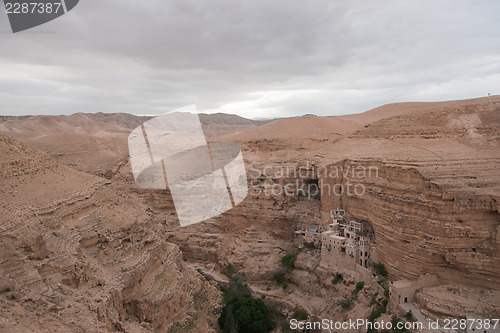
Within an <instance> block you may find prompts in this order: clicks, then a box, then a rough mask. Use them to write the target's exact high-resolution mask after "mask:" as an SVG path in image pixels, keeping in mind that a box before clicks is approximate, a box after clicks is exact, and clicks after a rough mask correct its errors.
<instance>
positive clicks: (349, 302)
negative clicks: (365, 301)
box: [339, 297, 354, 309]
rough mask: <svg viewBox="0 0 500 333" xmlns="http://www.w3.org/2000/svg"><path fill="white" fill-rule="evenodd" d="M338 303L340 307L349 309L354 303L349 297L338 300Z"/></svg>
mask: <svg viewBox="0 0 500 333" xmlns="http://www.w3.org/2000/svg"><path fill="white" fill-rule="evenodd" d="M339 305H340V307H341V308H342V309H349V308H350V307H352V306H353V305H354V301H353V300H352V298H350V297H346V298H344V299H343V300H341V301H340V302H339Z"/></svg>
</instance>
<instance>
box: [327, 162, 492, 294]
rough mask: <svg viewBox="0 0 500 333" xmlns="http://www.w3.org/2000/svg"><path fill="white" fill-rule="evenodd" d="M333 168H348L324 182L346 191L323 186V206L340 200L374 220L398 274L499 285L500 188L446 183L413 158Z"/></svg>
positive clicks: (384, 253)
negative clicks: (480, 190)
mask: <svg viewBox="0 0 500 333" xmlns="http://www.w3.org/2000/svg"><path fill="white" fill-rule="evenodd" d="M326 169H328V170H336V169H339V170H344V172H341V173H340V175H339V176H337V177H335V176H334V174H335V173H334V172H332V173H331V174H330V175H328V176H327V177H325V175H324V174H320V175H318V176H319V182H320V184H327V185H328V186H330V187H334V186H339V184H340V185H342V187H343V188H344V192H343V193H342V194H340V195H339V193H338V192H336V193H328V191H327V190H328V188H329V187H328V186H324V191H323V193H322V195H321V201H322V209H323V211H325V212H327V211H329V210H331V209H335V208H337V207H340V208H342V209H345V210H346V212H347V213H348V214H349V215H351V216H352V217H354V218H355V219H359V220H366V221H370V222H371V223H372V224H373V227H374V231H375V241H376V247H377V250H378V255H379V258H380V260H381V261H382V262H383V263H384V264H385V265H386V267H387V269H388V271H389V274H390V277H391V278H392V279H414V278H417V277H418V276H420V275H422V274H425V273H431V274H435V275H437V276H438V277H439V278H440V279H441V280H442V281H446V282H450V283H458V284H464V285H475V286H482V287H488V288H495V289H498V288H499V285H500V256H499V254H500V214H499V206H498V196H494V195H488V194H482V195H478V194H477V193H474V192H472V191H464V190H458V189H455V188H447V187H446V186H440V185H439V184H437V183H436V182H432V181H430V180H428V179H426V178H425V177H424V176H423V175H422V174H421V173H420V171H419V170H418V168H417V167H416V166H411V165H403V164H389V163H383V162H377V161H349V160H345V161H342V162H339V163H336V164H333V165H329V166H328V167H327V168H326ZM363 170H365V171H363ZM367 170H371V172H368V171H367ZM331 176H333V177H331ZM348 187H350V189H348ZM349 190H350V192H349Z"/></svg>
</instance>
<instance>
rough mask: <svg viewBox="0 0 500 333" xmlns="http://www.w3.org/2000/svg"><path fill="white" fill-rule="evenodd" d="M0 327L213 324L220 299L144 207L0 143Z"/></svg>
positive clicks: (103, 183)
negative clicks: (167, 239)
mask: <svg viewBox="0 0 500 333" xmlns="http://www.w3.org/2000/svg"><path fill="white" fill-rule="evenodd" d="M0 154H1V156H2V161H1V168H0V170H1V177H0V183H1V186H0V196H1V199H2V200H1V202H2V204H1V221H2V223H1V224H0V235H1V236H0V247H1V248H2V251H1V252H0V306H1V307H2V317H3V319H2V321H1V322H0V328H1V330H2V331H3V330H5V331H26V330H31V331H47V332H48V331H51V332H53V331H56V332H58V331H60V332H68V331H72V332H94V331H98V330H99V329H101V330H109V331H112V330H117V331H128V332H134V331H158V330H167V329H169V328H172V327H174V326H179V327H188V326H189V327H199V328H200V329H201V330H204V331H210V330H212V329H213V328H214V327H216V319H217V313H216V312H217V311H218V308H219V306H218V304H220V293H219V291H218V290H217V288H216V287H215V286H214V285H213V284H212V283H209V282H207V281H206V280H205V279H204V278H203V277H202V276H201V275H200V274H199V273H197V272H196V271H194V270H193V269H191V268H189V267H187V266H186V264H185V263H184V262H183V260H182V253H181V252H180V250H179V248H178V246H177V245H174V244H171V243H167V242H166V241H165V240H164V238H163V234H164V230H163V229H162V228H163V227H162V226H161V225H159V224H157V223H154V221H153V219H152V217H151V212H150V211H149V210H148V207H147V206H146V205H143V204H141V203H140V202H137V201H136V200H133V198H132V197H131V196H130V195H129V194H126V193H124V192H122V191H120V190H119V189H117V188H116V187H115V186H114V185H112V184H110V183H109V182H108V181H106V180H105V179H102V178H98V177H94V176H91V175H88V174H83V173H80V172H78V171H75V170H72V169H70V168H68V167H65V166H62V165H60V164H58V163H57V162H55V161H54V160H53V159H52V158H50V157H49V156H47V155H44V154H42V153H39V152H37V151H35V150H33V149H31V148H28V147H26V146H24V145H22V144H20V143H18V142H15V141H13V140H11V139H8V138H6V137H3V136H1V137H0Z"/></svg>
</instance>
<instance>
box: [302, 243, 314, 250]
mask: <svg viewBox="0 0 500 333" xmlns="http://www.w3.org/2000/svg"><path fill="white" fill-rule="evenodd" d="M304 246H305V247H307V248H308V249H315V248H316V244H314V242H304Z"/></svg>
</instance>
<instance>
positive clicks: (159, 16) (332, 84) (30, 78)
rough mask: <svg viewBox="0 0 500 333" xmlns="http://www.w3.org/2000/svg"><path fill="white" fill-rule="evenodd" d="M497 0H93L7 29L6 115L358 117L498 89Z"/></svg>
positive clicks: (2, 93)
mask: <svg viewBox="0 0 500 333" xmlns="http://www.w3.org/2000/svg"><path fill="white" fill-rule="evenodd" d="M498 12H500V3H498V2H492V1H474V2H473V1H463V2H460V3H457V2H456V1H419V2H411V1H376V2H375V1H362V2H349V1H335V2H333V1H329V0H328V1H327V0H324V1H319V0H318V1H262V0H260V1H229V0H228V1H222V0H215V1H210V2H204V1H194V0H190V1H160V0H157V1H155V0H141V1H131V0H127V1H126V0H106V1H97V0H86V1H80V4H79V5H78V6H77V7H75V8H74V9H73V10H72V11H71V12H70V13H69V14H67V15H64V16H63V17H61V18H59V19H57V20H55V21H53V22H50V23H48V24H46V25H43V26H40V27H38V28H35V29H32V30H28V31H25V32H22V33H18V34H11V33H8V30H9V27H8V23H7V21H6V16H5V14H3V13H2V14H0V18H1V21H0V30H2V31H3V32H2V33H0V42H1V45H2V52H1V53H0V68H1V69H2V71H1V73H2V74H1V75H0V114H58V113H73V112H80V111H83V112H97V111H102V112H130V113H135V114H159V113H163V112H166V111H168V110H171V109H174V108H177V107H181V106H183V105H188V104H193V103H195V104H197V106H198V109H200V110H201V111H207V110H208V111H209V112H216V111H224V112H233V113H238V114H240V115H243V116H247V117H254V116H255V117H262V116H268V117H272V116H286V115H300V114H304V113H316V114H322V115H333V114H345V113H353V112H361V111H364V110H366V109H368V108H371V107H375V106H378V105H379V104H383V103H390V102H393V101H406V100H408V101H409V100H444V99H460V98H470V97H477V96H484V95H486V94H487V93H488V92H491V93H500V92H498V91H495V90H494V89H498V88H496V87H498V86H500V75H499V73H500V65H499V64H500V61H499V60H500V59H499V55H500V23H498V20H497V18H496V13H498Z"/></svg>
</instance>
